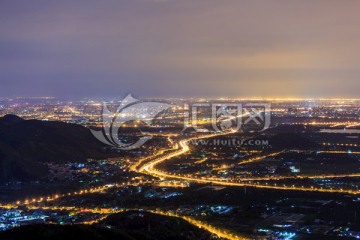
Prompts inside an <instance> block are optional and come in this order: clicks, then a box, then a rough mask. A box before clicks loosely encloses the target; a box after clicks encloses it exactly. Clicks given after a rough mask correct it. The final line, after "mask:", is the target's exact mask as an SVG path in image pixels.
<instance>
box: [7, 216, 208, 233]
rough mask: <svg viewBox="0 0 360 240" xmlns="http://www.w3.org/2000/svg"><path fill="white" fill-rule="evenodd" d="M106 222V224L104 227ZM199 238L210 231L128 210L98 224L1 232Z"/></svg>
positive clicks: (37, 226) (24, 228) (171, 218)
mask: <svg viewBox="0 0 360 240" xmlns="http://www.w3.org/2000/svg"><path fill="white" fill-rule="evenodd" d="M105 225H106V227H105ZM25 238H29V239H37V240H45V239H46V240H47V239H52V240H63V239H67V240H73V239H74V240H75V239H76V240H78V239H89V240H90V239H94V240H95V239H96V240H118V239H122V240H135V239H144V240H167V239H174V240H200V239H204V240H205V239H211V234H210V233H208V232H207V231H205V230H202V229H199V228H197V227H195V226H193V225H191V224H189V223H188V222H186V221H184V220H182V219H178V218H174V217H166V216H161V215H157V214H152V213H147V212H138V211H130V212H125V213H119V214H114V215H110V216H109V217H108V218H107V219H105V220H104V221H102V222H101V223H100V224H98V225H92V226H85V225H65V226H61V225H29V226H23V227H20V228H15V229H11V230H8V231H5V232H0V239H9V240H10V239H11V240H20V239H21V240H22V239H25Z"/></svg>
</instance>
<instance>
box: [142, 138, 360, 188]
mask: <svg viewBox="0 0 360 240" xmlns="http://www.w3.org/2000/svg"><path fill="white" fill-rule="evenodd" d="M223 134H224V133H223ZM225 134H226V133H225ZM216 135H217V134H212V135H205V136H199V137H194V138H191V139H186V140H181V141H180V142H179V145H180V149H179V150H178V151H175V152H173V153H170V154H166V155H165V156H161V157H157V158H155V159H154V160H152V161H151V162H149V163H147V164H145V165H144V166H142V167H141V168H140V170H139V172H143V173H147V174H150V175H152V176H156V177H160V178H163V179H178V180H183V181H189V182H197V183H211V184H217V185H223V186H237V187H246V186H249V187H255V188H264V189H278V190H289V191H309V192H323V193H346V194H360V190H349V189H333V188H322V187H320V188H319V187H313V186H311V187H305V186H295V185H291V186H287V185H279V184H276V183H274V184H271V185H270V184H268V183H265V184H260V183H259V182H253V183H245V182H230V181H224V180H220V179H217V178H204V177H200V178H199V177H196V176H192V177H189V176H184V175H174V174H169V173H167V172H164V171H161V170H158V169H156V168H155V166H156V165H158V164H159V163H161V162H164V161H166V160H168V159H171V158H174V157H177V156H180V155H183V154H184V153H187V152H188V151H189V150H190V148H189V146H188V143H189V142H190V141H191V140H195V139H203V138H210V137H214V136H216ZM280 153H282V152H277V153H270V154H268V155H266V156H261V157H255V158H253V159H249V160H247V161H244V162H243V163H242V164H245V163H252V162H256V161H260V160H262V159H264V158H267V157H271V156H275V155H277V154H280ZM359 175H360V174H348V175H346V174H343V175H320V176H304V177H297V178H312V179H315V178H340V177H354V176H359ZM287 178H291V177H275V178H272V177H263V178H261V177H260V178H253V179H251V178H247V179H243V180H242V181H250V180H257V181H266V180H280V179H287Z"/></svg>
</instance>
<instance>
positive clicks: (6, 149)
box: [0, 115, 109, 182]
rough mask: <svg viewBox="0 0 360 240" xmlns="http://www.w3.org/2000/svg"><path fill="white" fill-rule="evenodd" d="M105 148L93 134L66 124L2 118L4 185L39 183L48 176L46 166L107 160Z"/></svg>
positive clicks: (0, 160) (0, 166)
mask: <svg viewBox="0 0 360 240" xmlns="http://www.w3.org/2000/svg"><path fill="white" fill-rule="evenodd" d="M103 148H104V145H103V144H102V143H101V142H99V141H98V140H97V139H95V138H94V137H93V135H92V134H91V132H90V130H89V129H87V128H85V127H82V126H80V125H75V124H68V123H64V122H47V121H39V120H24V119H22V118H19V117H17V116H15V115H6V116H4V117H2V118H0V182H5V181H11V180H35V179H41V178H43V177H45V176H46V175H47V167H46V165H45V164H44V163H48V162H51V163H64V162H70V161H76V162H81V161H86V159H88V158H95V159H98V158H104V157H107V156H108V155H109V153H106V152H104V151H103Z"/></svg>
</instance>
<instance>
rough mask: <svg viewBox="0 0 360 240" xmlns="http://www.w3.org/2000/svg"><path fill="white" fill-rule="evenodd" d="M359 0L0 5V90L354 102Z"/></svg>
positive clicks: (358, 88)
mask: <svg viewBox="0 0 360 240" xmlns="http://www.w3.org/2000/svg"><path fill="white" fill-rule="evenodd" d="M359 13H360V1H357V0H347V1H341V0H334V1H333V0H317V1H288V0H271V1H269V0H102V1H99V0H83V1H80V0H62V1H55V0H43V1H42V0H41V1H40V0H32V1H28V0H22V1H20V0H0V83H1V88H0V97H5V96H20V95H21V96H50V95H51V96H67V97H74V96H79V97H84V96H90V97H91V96H117V95H120V96H123V95H124V94H126V93H130V92H131V93H133V94H134V95H135V96H138V97H154V96H163V97H188V96H199V97H204V96H209V97H357V98H360V30H359V28H360V14H359Z"/></svg>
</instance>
